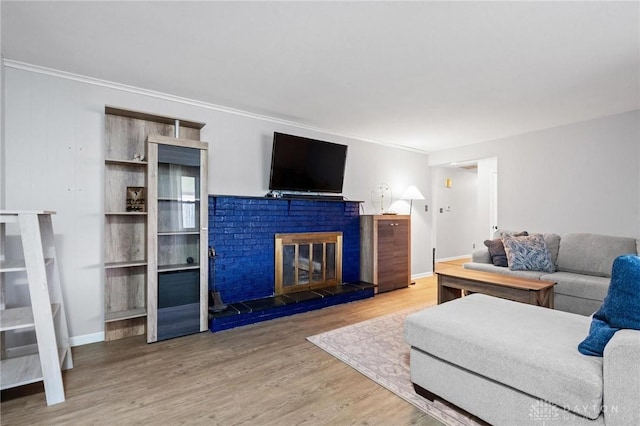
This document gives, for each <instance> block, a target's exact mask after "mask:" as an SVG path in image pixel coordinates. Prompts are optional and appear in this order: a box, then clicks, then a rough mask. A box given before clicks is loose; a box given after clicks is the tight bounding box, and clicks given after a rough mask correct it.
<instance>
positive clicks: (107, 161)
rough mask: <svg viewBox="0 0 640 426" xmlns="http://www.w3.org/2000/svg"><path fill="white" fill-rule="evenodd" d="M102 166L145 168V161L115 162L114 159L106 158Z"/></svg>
mask: <svg viewBox="0 0 640 426" xmlns="http://www.w3.org/2000/svg"><path fill="white" fill-rule="evenodd" d="M104 164H112V165H117V166H144V167H146V166H147V164H148V163H147V162H146V161H135V160H117V159H115V158H107V159H105V160H104Z"/></svg>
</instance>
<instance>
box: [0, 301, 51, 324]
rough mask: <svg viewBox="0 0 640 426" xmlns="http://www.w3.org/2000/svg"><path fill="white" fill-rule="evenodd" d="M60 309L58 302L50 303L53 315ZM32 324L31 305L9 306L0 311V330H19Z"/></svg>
mask: <svg viewBox="0 0 640 426" xmlns="http://www.w3.org/2000/svg"><path fill="white" fill-rule="evenodd" d="M59 311H60V304H59V303H52V304H51V314H52V315H53V316H54V317H55V316H56V315H57V314H58V312H59ZM33 326H34V321H33V310H32V309H31V306H23V307H20V308H10V309H4V310H2V311H0V331H10V330H20V329H23V328H29V327H33Z"/></svg>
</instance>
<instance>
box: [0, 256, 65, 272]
mask: <svg viewBox="0 0 640 426" xmlns="http://www.w3.org/2000/svg"><path fill="white" fill-rule="evenodd" d="M52 262H53V258H51V257H47V258H45V259H44V264H45V265H47V266H48V265H50V264H51V263H52ZM26 270H27V267H26V265H25V263H24V259H10V260H3V261H2V262H0V272H20V271H26Z"/></svg>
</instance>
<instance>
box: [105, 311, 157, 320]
mask: <svg viewBox="0 0 640 426" xmlns="http://www.w3.org/2000/svg"><path fill="white" fill-rule="evenodd" d="M146 315H147V311H146V309H145V308H136V309H129V310H126V311H118V312H107V313H106V314H105V316H104V322H113V321H122V320H126V319H131V318H140V317H144V316H146Z"/></svg>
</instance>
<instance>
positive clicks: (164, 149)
mask: <svg viewBox="0 0 640 426" xmlns="http://www.w3.org/2000/svg"><path fill="white" fill-rule="evenodd" d="M147 141H148V144H147V147H148V154H149V175H148V184H147V189H148V193H147V195H148V196H147V201H148V207H149V209H148V212H149V213H148V215H149V223H148V232H147V247H148V250H149V259H148V265H147V275H148V284H147V342H149V343H151V342H155V341H158V340H165V339H170V338H173V337H178V336H183V335H186V334H191V333H197V332H200V331H206V330H207V315H208V312H207V311H208V292H207V289H208V261H207V260H208V256H207V247H208V244H207V243H208V227H207V226H208V203H207V158H208V154H207V152H208V151H207V143H205V142H199V141H195V140H189V139H178V138H169V137H163V136H149V137H148V138H147Z"/></svg>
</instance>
